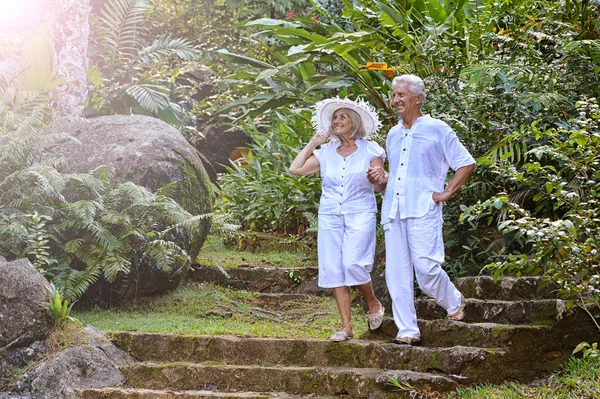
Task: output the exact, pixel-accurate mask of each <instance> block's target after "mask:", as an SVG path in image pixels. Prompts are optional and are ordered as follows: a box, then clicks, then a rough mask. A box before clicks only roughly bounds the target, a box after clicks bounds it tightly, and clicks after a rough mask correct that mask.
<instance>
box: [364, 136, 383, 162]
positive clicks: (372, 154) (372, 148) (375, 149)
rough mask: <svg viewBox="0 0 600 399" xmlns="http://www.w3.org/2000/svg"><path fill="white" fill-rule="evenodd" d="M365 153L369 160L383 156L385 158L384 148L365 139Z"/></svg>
mask: <svg viewBox="0 0 600 399" xmlns="http://www.w3.org/2000/svg"><path fill="white" fill-rule="evenodd" d="M367 154H368V155H369V161H372V160H373V159H375V158H383V159H384V160H385V151H384V149H383V148H381V146H380V145H379V144H377V143H376V142H374V141H367Z"/></svg>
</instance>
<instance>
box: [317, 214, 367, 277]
mask: <svg viewBox="0 0 600 399" xmlns="http://www.w3.org/2000/svg"><path fill="white" fill-rule="evenodd" d="M376 223H377V220H376V213H374V212H369V213H351V214H347V215H329V214H319V229H318V234H317V245H318V252H319V287H321V288H337V287H344V286H348V287H350V286H356V285H362V284H366V283H368V282H370V281H371V274H370V273H371V270H372V269H373V259H374V257H375V224H376Z"/></svg>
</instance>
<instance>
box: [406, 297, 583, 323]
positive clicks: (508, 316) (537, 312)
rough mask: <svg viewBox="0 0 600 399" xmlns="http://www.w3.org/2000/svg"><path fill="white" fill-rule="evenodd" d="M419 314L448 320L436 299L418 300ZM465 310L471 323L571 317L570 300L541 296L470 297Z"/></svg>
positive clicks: (546, 320) (546, 321) (542, 320)
mask: <svg viewBox="0 0 600 399" xmlns="http://www.w3.org/2000/svg"><path fill="white" fill-rule="evenodd" d="M415 307H416V309H417V315H418V316H419V318H421V319H425V320H435V319H444V318H445V317H446V315H447V312H446V310H444V308H442V307H441V306H438V305H437V304H436V302H435V300H433V299H419V300H416V301H415ZM465 311H466V313H467V319H466V320H467V321H468V322H469V323H499V324H555V323H556V322H558V321H560V320H562V319H563V318H565V317H567V316H569V314H570V313H572V312H569V310H567V306H566V301H564V300H561V299H538V300H527V301H501V300H495V299H490V300H481V299H473V298H466V307H465Z"/></svg>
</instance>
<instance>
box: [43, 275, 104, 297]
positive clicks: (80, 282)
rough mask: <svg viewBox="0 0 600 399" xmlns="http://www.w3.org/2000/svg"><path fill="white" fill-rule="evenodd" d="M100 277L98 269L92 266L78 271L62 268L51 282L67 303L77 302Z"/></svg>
mask: <svg viewBox="0 0 600 399" xmlns="http://www.w3.org/2000/svg"><path fill="white" fill-rule="evenodd" d="M99 275H100V267H99V266H92V267H88V268H86V269H85V270H82V271H79V270H75V269H71V268H70V267H68V266H65V267H62V268H61V269H60V271H59V273H58V274H57V275H55V277H54V279H53V282H54V284H56V287H57V288H58V289H59V290H60V291H61V292H62V293H63V294H64V297H65V299H67V300H68V301H69V302H73V301H75V300H77V299H78V298H79V297H81V295H83V294H84V293H85V292H86V291H87V289H88V288H89V287H90V286H91V285H92V284H93V283H95V282H96V280H97V279H98V276H99Z"/></svg>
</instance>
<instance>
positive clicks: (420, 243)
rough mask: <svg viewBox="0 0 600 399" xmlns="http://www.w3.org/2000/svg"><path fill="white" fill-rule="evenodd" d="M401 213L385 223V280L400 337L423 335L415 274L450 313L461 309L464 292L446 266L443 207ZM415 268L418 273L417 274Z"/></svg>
mask: <svg viewBox="0 0 600 399" xmlns="http://www.w3.org/2000/svg"><path fill="white" fill-rule="evenodd" d="M399 216H400V215H397V216H396V218H395V219H392V220H391V222H390V223H386V224H385V225H383V230H384V232H385V252H386V266H385V279H386V283H387V286H388V291H389V293H390V297H391V298H392V312H393V315H394V321H395V322H396V326H397V327H398V337H411V338H420V332H419V327H418V326H417V313H416V310H415V303H414V275H415V274H416V276H417V282H418V283H419V287H420V288H421V290H422V291H423V292H424V293H425V294H427V295H429V296H431V297H433V298H435V300H436V302H437V304H438V305H440V306H441V307H443V308H444V309H446V311H448V313H450V314H452V313H456V312H458V309H459V308H460V302H461V294H460V291H458V290H457V289H456V287H455V286H454V284H452V282H451V281H450V278H449V277H448V274H446V272H445V271H444V270H443V269H442V266H441V265H442V263H443V262H444V241H443V237H442V223H443V219H442V206H441V205H440V204H437V205H436V206H435V207H433V208H432V209H430V210H429V212H428V213H427V214H426V215H425V216H422V217H418V218H405V219H400V217H399ZM413 268H414V274H413Z"/></svg>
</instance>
